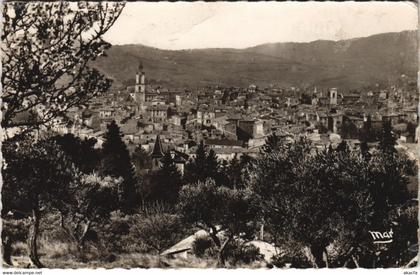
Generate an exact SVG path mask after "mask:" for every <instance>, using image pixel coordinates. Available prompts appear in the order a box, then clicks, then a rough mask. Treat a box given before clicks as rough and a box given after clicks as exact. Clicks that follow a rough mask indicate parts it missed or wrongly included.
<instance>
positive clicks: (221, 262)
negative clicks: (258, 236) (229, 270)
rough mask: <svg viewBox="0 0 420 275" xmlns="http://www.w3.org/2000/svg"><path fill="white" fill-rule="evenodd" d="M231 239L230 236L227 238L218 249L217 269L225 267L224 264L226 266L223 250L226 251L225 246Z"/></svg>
mask: <svg viewBox="0 0 420 275" xmlns="http://www.w3.org/2000/svg"><path fill="white" fill-rule="evenodd" d="M232 238H233V237H232V236H229V237H228V238H227V240H226V241H225V242H224V243H223V244H222V246H221V247H220V250H219V259H218V263H217V266H218V267H225V264H226V255H225V250H226V246H227V245H228V244H229V242H230V241H231V240H232Z"/></svg>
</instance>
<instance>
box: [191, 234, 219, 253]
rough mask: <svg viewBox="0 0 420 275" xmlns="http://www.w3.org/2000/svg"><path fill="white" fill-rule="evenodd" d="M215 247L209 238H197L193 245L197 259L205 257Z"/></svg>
mask: <svg viewBox="0 0 420 275" xmlns="http://www.w3.org/2000/svg"><path fill="white" fill-rule="evenodd" d="M213 246H214V243H213V241H212V239H211V238H210V237H209V236H204V237H203V236H200V237H197V238H196V239H195V240H194V242H193V244H192V249H191V250H192V253H193V254H194V255H195V256H197V257H199V258H200V257H203V256H204V255H205V253H206V251H207V250H208V249H210V248H211V247H213Z"/></svg>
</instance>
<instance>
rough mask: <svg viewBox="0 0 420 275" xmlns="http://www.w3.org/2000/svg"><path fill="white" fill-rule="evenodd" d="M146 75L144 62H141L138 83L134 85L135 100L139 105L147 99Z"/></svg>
mask: <svg viewBox="0 0 420 275" xmlns="http://www.w3.org/2000/svg"><path fill="white" fill-rule="evenodd" d="M145 78H146V76H145V73H144V70H143V63H142V62H140V64H139V66H138V68H137V72H136V85H135V86H134V93H135V100H136V102H137V103H138V104H139V105H142V104H143V103H144V102H145V101H146V79H145Z"/></svg>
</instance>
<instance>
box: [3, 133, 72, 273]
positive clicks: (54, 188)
mask: <svg viewBox="0 0 420 275" xmlns="http://www.w3.org/2000/svg"><path fill="white" fill-rule="evenodd" d="M3 155H4V157H5V159H6V162H5V165H3V177H4V184H3V188H2V203H3V209H2V210H3V213H2V214H3V215H4V214H5V213H7V212H9V211H12V212H13V211H16V210H17V211H19V212H21V213H25V214H26V215H27V216H31V218H32V219H31V225H30V227H31V228H30V230H29V234H28V244H29V256H30V259H31V262H32V263H33V264H34V265H35V266H37V267H42V266H43V265H42V263H41V262H40V261H39V257H38V249H37V238H38V234H39V222H40V218H41V209H48V208H50V209H51V208H58V207H60V206H61V205H63V204H64V203H67V202H70V201H71V197H70V196H69V191H68V188H69V186H70V184H71V183H72V182H73V181H74V180H75V179H77V178H78V176H79V172H78V170H77V169H76V167H75V166H74V164H73V163H72V161H71V160H70V159H69V158H68V157H67V156H66V154H65V153H64V152H63V150H61V148H60V147H59V146H58V145H57V143H56V142H55V141H54V140H52V139H43V140H39V141H37V142H35V143H33V142H32V140H31V139H30V138H25V139H22V136H17V137H16V139H9V140H7V141H6V142H5V143H4V144H3Z"/></svg>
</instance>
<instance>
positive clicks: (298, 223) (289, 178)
mask: <svg viewBox="0 0 420 275" xmlns="http://www.w3.org/2000/svg"><path fill="white" fill-rule="evenodd" d="M412 165H413V164H412V163H411V164H410V162H409V161H407V158H406V157H405V156H403V155H399V154H394V155H392V154H383V153H382V152H381V151H375V152H373V153H372V156H371V157H370V158H364V157H363V156H362V155H361V154H360V152H359V151H358V150H351V149H350V148H348V151H347V153H346V154H342V153H341V152H337V151H335V150H328V149H325V150H322V151H314V150H312V149H311V145H310V144H309V143H307V142H306V141H305V140H303V139H301V140H297V141H295V142H294V143H292V144H283V145H281V146H280V147H279V149H278V150H277V151H274V152H271V153H268V154H263V155H262V156H261V157H260V158H259V159H257V168H256V170H255V172H256V175H255V176H254V177H253V178H252V179H253V180H252V182H251V186H250V187H251V190H252V193H253V197H254V198H255V202H256V203H257V205H259V209H260V215H259V216H261V217H262V219H263V222H264V223H265V224H267V230H269V231H270V233H271V234H272V235H273V236H274V240H275V242H276V243H278V244H282V243H288V242H289V241H290V240H291V241H292V242H293V243H295V244H301V245H303V246H306V247H308V248H309V249H310V251H311V253H312V255H313V257H314V263H313V264H314V266H316V267H325V266H343V265H346V264H347V263H348V261H349V260H352V261H354V263H355V265H356V266H358V265H360V266H364V267H369V266H370V265H371V262H369V261H368V260H365V259H372V257H375V256H374V252H373V250H372V244H371V240H370V236H369V234H368V232H367V230H366V228H371V230H379V231H383V229H384V228H387V227H388V226H389V224H388V222H387V221H389V220H388V219H387V215H389V213H391V212H392V211H394V210H395V209H397V208H398V207H400V206H401V205H403V204H404V203H405V202H406V201H407V200H408V192H407V175H410V173H413V172H414V171H415V169H413V167H412ZM330 245H333V246H334V247H335V250H336V253H338V255H336V256H335V257H334V258H331V255H329V253H328V251H327V247H329V246H330ZM359 256H360V257H359Z"/></svg>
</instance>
